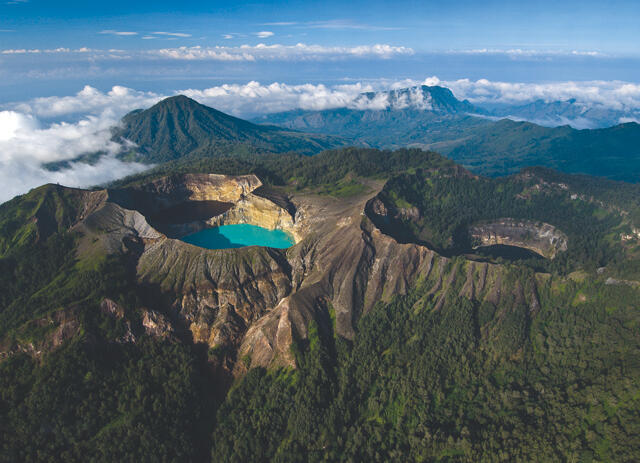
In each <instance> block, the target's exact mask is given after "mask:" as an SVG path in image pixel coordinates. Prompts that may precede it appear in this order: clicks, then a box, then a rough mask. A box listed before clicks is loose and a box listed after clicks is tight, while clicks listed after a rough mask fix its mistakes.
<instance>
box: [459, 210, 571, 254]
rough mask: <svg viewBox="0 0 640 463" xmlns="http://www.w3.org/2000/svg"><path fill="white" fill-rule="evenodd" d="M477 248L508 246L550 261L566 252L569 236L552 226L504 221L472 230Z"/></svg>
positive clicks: (489, 223)
mask: <svg viewBox="0 0 640 463" xmlns="http://www.w3.org/2000/svg"><path fill="white" fill-rule="evenodd" d="M469 234H470V235H471V238H472V240H473V241H474V243H475V247H478V246H492V245H498V244H502V245H508V246H518V247H521V248H526V249H529V250H531V251H533V252H536V253H538V254H540V255H541V256H543V257H546V258H548V259H553V258H554V257H556V255H557V254H558V253H559V252H563V251H566V250H567V236H566V235H565V234H564V233H562V232H561V231H560V230H558V229H557V228H555V227H554V226H553V225H550V224H548V223H542V222H533V221H529V220H516V219H511V218H505V219H500V220H496V221H494V222H486V223H479V224H476V225H473V226H471V227H469Z"/></svg>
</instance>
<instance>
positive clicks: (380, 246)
mask: <svg viewBox="0 0 640 463" xmlns="http://www.w3.org/2000/svg"><path fill="white" fill-rule="evenodd" d="M212 201H218V203H216V204H219V203H220V202H224V204H226V205H227V206H226V209H224V211H225V212H222V213H221V212H220V210H216V212H211V214H212V215H213V216H212V217H205V219H206V220H207V221H209V222H207V223H209V224H210V223H213V222H211V221H214V222H215V221H216V220H222V219H224V222H223V223H253V224H256V225H261V226H267V224H268V223H273V224H275V225H274V226H276V227H281V228H283V229H287V230H290V232H291V233H292V235H293V236H295V241H296V244H295V245H293V246H292V247H290V248H288V249H282V250H281V249H273V248H264V247H257V246H249V247H245V248H236V249H216V250H212V249H204V248H199V247H196V246H192V245H190V244H187V243H185V242H183V241H181V240H180V237H181V236H182V235H184V234H186V233H188V231H189V230H191V229H192V228H193V227H194V226H199V225H201V222H202V217H200V216H199V217H197V218H196V217H192V218H186V217H187V216H188V214H186V212H185V211H187V210H188V209H189V207H190V206H193V205H205V204H209V203H210V202H212ZM176 210H179V211H181V213H180V214H174V213H173V212H171V211H176ZM216 214H218V215H216ZM200 215H201V213H200ZM190 220H192V222H189V221H190ZM234 221H235V222H234ZM243 221H244V222H243ZM183 222H185V223H183ZM217 223H219V222H217ZM208 226H211V225H208ZM169 229H170V230H171V233H170V235H171V236H172V237H169V236H168V235H167V234H165V233H169V231H167V230H169ZM516 250H520V251H526V253H522V252H514V251H516ZM0 268H1V269H2V275H3V276H4V278H3V279H2V281H1V282H0V285H1V286H0V460H2V461H60V460H63V461H87V460H92V461H115V460H127V461H129V460H135V461H212V462H220V461H237V462H248V461H280V462H282V461H291V462H299V461H463V462H467V461H468V462H475V461H505V462H506V461H509V462H510V461H629V462H631V461H636V460H637V459H638V458H639V457H640V456H639V455H638V449H639V448H640V440H639V437H638V436H640V420H639V419H638V416H639V414H640V401H639V399H638V390H639V387H640V364H639V363H638V355H639V353H640V335H639V331H638V329H637V328H638V324H639V323H640V313H639V312H638V305H637V301H638V300H640V186H639V185H637V184H630V183H622V182H614V181H610V180H605V179H598V178H594V177H587V176H572V175H566V174H562V173H558V172H555V171H552V170H548V169H539V168H536V169H526V170H523V171H522V172H520V173H518V174H517V175H513V176H509V177H506V178H501V179H490V178H485V177H478V176H476V175H474V174H473V173H471V172H469V171H467V170H465V169H464V168H462V167H460V166H459V165H456V164H454V163H453V162H451V161H450V160H448V159H446V158H443V157H442V156H440V155H438V154H436V153H433V152H426V151H421V150H418V149H411V150H408V149H402V150H397V151H379V150H375V149H358V148H348V149H339V150H331V151H326V152H323V153H320V154H318V155H315V156H312V157H308V156H302V155H294V154H268V153H267V154H264V155H256V156H240V157H238V156H235V157H234V156H232V157H222V156H219V157H203V158H196V159H189V158H183V159H179V160H176V161H171V162H168V163H165V164H163V165H160V166H158V167H157V168H155V169H153V170H151V171H149V172H147V173H144V174H141V175H139V176H136V177H133V178H129V179H126V180H123V181H120V182H118V183H117V184H113V185H112V186H111V187H110V188H108V189H95V190H78V189H69V188H65V187H61V186H57V185H45V186H43V187H40V188H38V189H35V190H32V191H31V192H30V193H28V194H26V195H23V196H19V197H17V198H15V199H13V200H12V201H9V202H7V203H5V204H3V205H0Z"/></svg>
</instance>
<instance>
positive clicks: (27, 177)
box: [0, 111, 148, 202]
mask: <svg viewBox="0 0 640 463" xmlns="http://www.w3.org/2000/svg"><path fill="white" fill-rule="evenodd" d="M115 123H117V120H116V119H114V118H113V117H112V115H111V113H110V112H105V114H104V115H102V116H100V117H95V116H89V117H86V118H83V119H82V120H81V121H79V122H77V123H75V124H70V123H54V124H50V125H48V126H44V127H43V126H42V124H41V123H40V122H39V121H38V120H37V119H36V118H35V117H34V116H33V115H27V114H22V113H19V112H16V111H0V184H1V185H2V189H0V202H4V201H7V200H9V199H11V198H12V197H14V196H15V195H18V194H22V193H26V192H27V191H28V190H29V189H31V188H33V187H36V186H38V185H41V184H43V183H48V182H54V183H62V184H65V185H69V186H78V187H87V186H91V185H95V184H97V183H102V182H105V181H109V180H113V179H116V178H119V177H122V176H125V175H127V174H130V173H134V172H140V171H141V170H144V169H146V168H148V166H144V165H141V164H137V163H124V162H121V161H119V160H117V159H116V158H115V154H116V153H117V152H118V151H119V150H120V148H121V147H120V145H119V144H117V143H114V142H112V141H111V140H110V138H111V132H110V128H111V127H112V126H113V125H114V124H115ZM97 151H103V152H105V153H107V155H106V156H104V157H103V158H101V159H100V160H99V161H98V163H96V164H95V165H93V166H91V165H88V164H84V163H72V164H71V167H70V168H68V169H64V170H61V171H58V172H50V171H48V170H46V169H44V168H43V167H42V164H43V163H47V162H54V161H63V160H71V159H73V158H75V157H77V156H79V155H81V154H85V153H92V152H97Z"/></svg>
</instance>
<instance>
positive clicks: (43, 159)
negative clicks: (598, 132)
mask: <svg viewBox="0 0 640 463" xmlns="http://www.w3.org/2000/svg"><path fill="white" fill-rule="evenodd" d="M415 85H441V86H445V87H448V88H450V89H451V90H452V91H453V93H454V94H455V96H456V97H457V98H459V99H468V100H469V101H471V102H472V103H474V104H509V105H521V104H526V103H529V102H533V101H535V100H544V101H545V102H553V101H566V100H569V99H575V100H576V102H577V103H578V104H580V105H583V106H584V107H585V108H587V109H591V110H603V111H605V110H606V111H620V112H621V113H622V114H624V116H621V117H620V118H619V122H629V121H637V120H638V114H640V84H637V83H630V82H621V81H590V82H555V83H543V84H527V83H513V82H496V81H489V80H485V79H480V80H476V81H473V80H469V79H459V80H452V81H447V80H440V79H439V78H437V77H429V78H427V79H425V80H422V81H419V80H403V81H388V80H377V81H371V82H358V83H353V84H343V85H323V84H301V85H290V84H286V83H279V82H274V83H271V84H267V85H263V84H261V83H259V82H256V81H251V82H248V83H246V84H225V85H219V86H214V87H210V88H205V89H184V90H178V91H176V92H174V94H185V95H187V96H189V97H191V98H194V99H195V100H197V101H199V102H201V103H203V104H206V105H209V106H212V107H215V108H217V109H219V110H221V111H224V112H227V113H231V114H234V115H236V116H239V117H251V116H256V115H259V114H264V113H273V112H279V111H287V110H294V109H303V110H322V109H331V108H340V107H346V108H354V109H385V108H386V106H387V104H388V102H387V100H386V99H384V98H371V99H370V98H362V96H361V94H362V93H363V92H371V91H381V90H390V89H399V88H405V87H411V86H415ZM167 96H170V95H161V94H157V93H153V92H144V91H138V90H134V89H130V88H126V87H122V86H114V87H113V88H112V89H111V90H109V91H107V92H102V91H99V90H97V89H95V88H93V87H90V86H86V87H84V88H83V89H82V90H81V91H79V92H78V93H77V94H75V95H70V96H64V97H45V98H36V99H33V100H29V101H25V102H15V103H10V104H6V105H4V106H2V107H0V182H2V185H3V188H2V189H1V190H0V202H3V201H6V200H8V199H10V198H12V197H13V196H15V195H17V194H21V193H25V192H27V191H28V190H29V189H30V188H32V187H35V186H38V185H40V184H43V183H47V182H59V183H62V184H65V185H70V186H81V187H85V186H90V185H95V184H99V183H103V182H106V181H110V180H113V179H116V178H120V177H123V176H126V175H128V174H131V173H135V172H139V171H141V170H144V169H145V168H147V167H148V166H144V165H141V164H135V163H124V162H121V161H119V160H117V159H116V157H115V154H116V153H117V152H118V151H119V150H120V149H121V146H120V145H119V144H118V143H115V142H113V141H112V140H111V133H110V130H109V129H110V128H111V127H112V126H114V125H116V124H117V123H118V121H119V120H120V118H121V117H122V116H123V115H125V114H126V113H127V112H129V111H131V110H133V109H137V108H147V107H149V106H151V105H153V104H155V103H156V102H158V101H159V100H161V99H162V98H165V97H167ZM61 121H66V122H61ZM558 121H560V122H562V123H571V124H573V125H574V126H578V127H579V126H580V125H582V126H585V127H586V126H588V120H586V119H584V120H581V119H580V118H578V117H575V118H573V120H571V119H566V118H564V116H560V117H559V118H558ZM96 151H102V152H105V153H107V155H106V156H103V157H102V158H101V159H100V161H99V162H98V163H97V164H95V165H93V166H92V165H88V164H84V163H78V162H76V163H72V164H71V168H69V169H65V170H60V171H57V172H51V171H48V170H46V169H44V168H43V167H42V164H43V163H48V162H55V161H63V160H72V159H74V158H76V157H77V156H79V155H81V154H85V153H91V152H96Z"/></svg>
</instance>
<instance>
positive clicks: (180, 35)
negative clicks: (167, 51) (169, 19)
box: [152, 32, 191, 38]
mask: <svg viewBox="0 0 640 463" xmlns="http://www.w3.org/2000/svg"><path fill="white" fill-rule="evenodd" d="M152 34H153V35H166V36H169V37H183V38H184V37H191V34H185V33H184V32H152Z"/></svg>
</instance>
